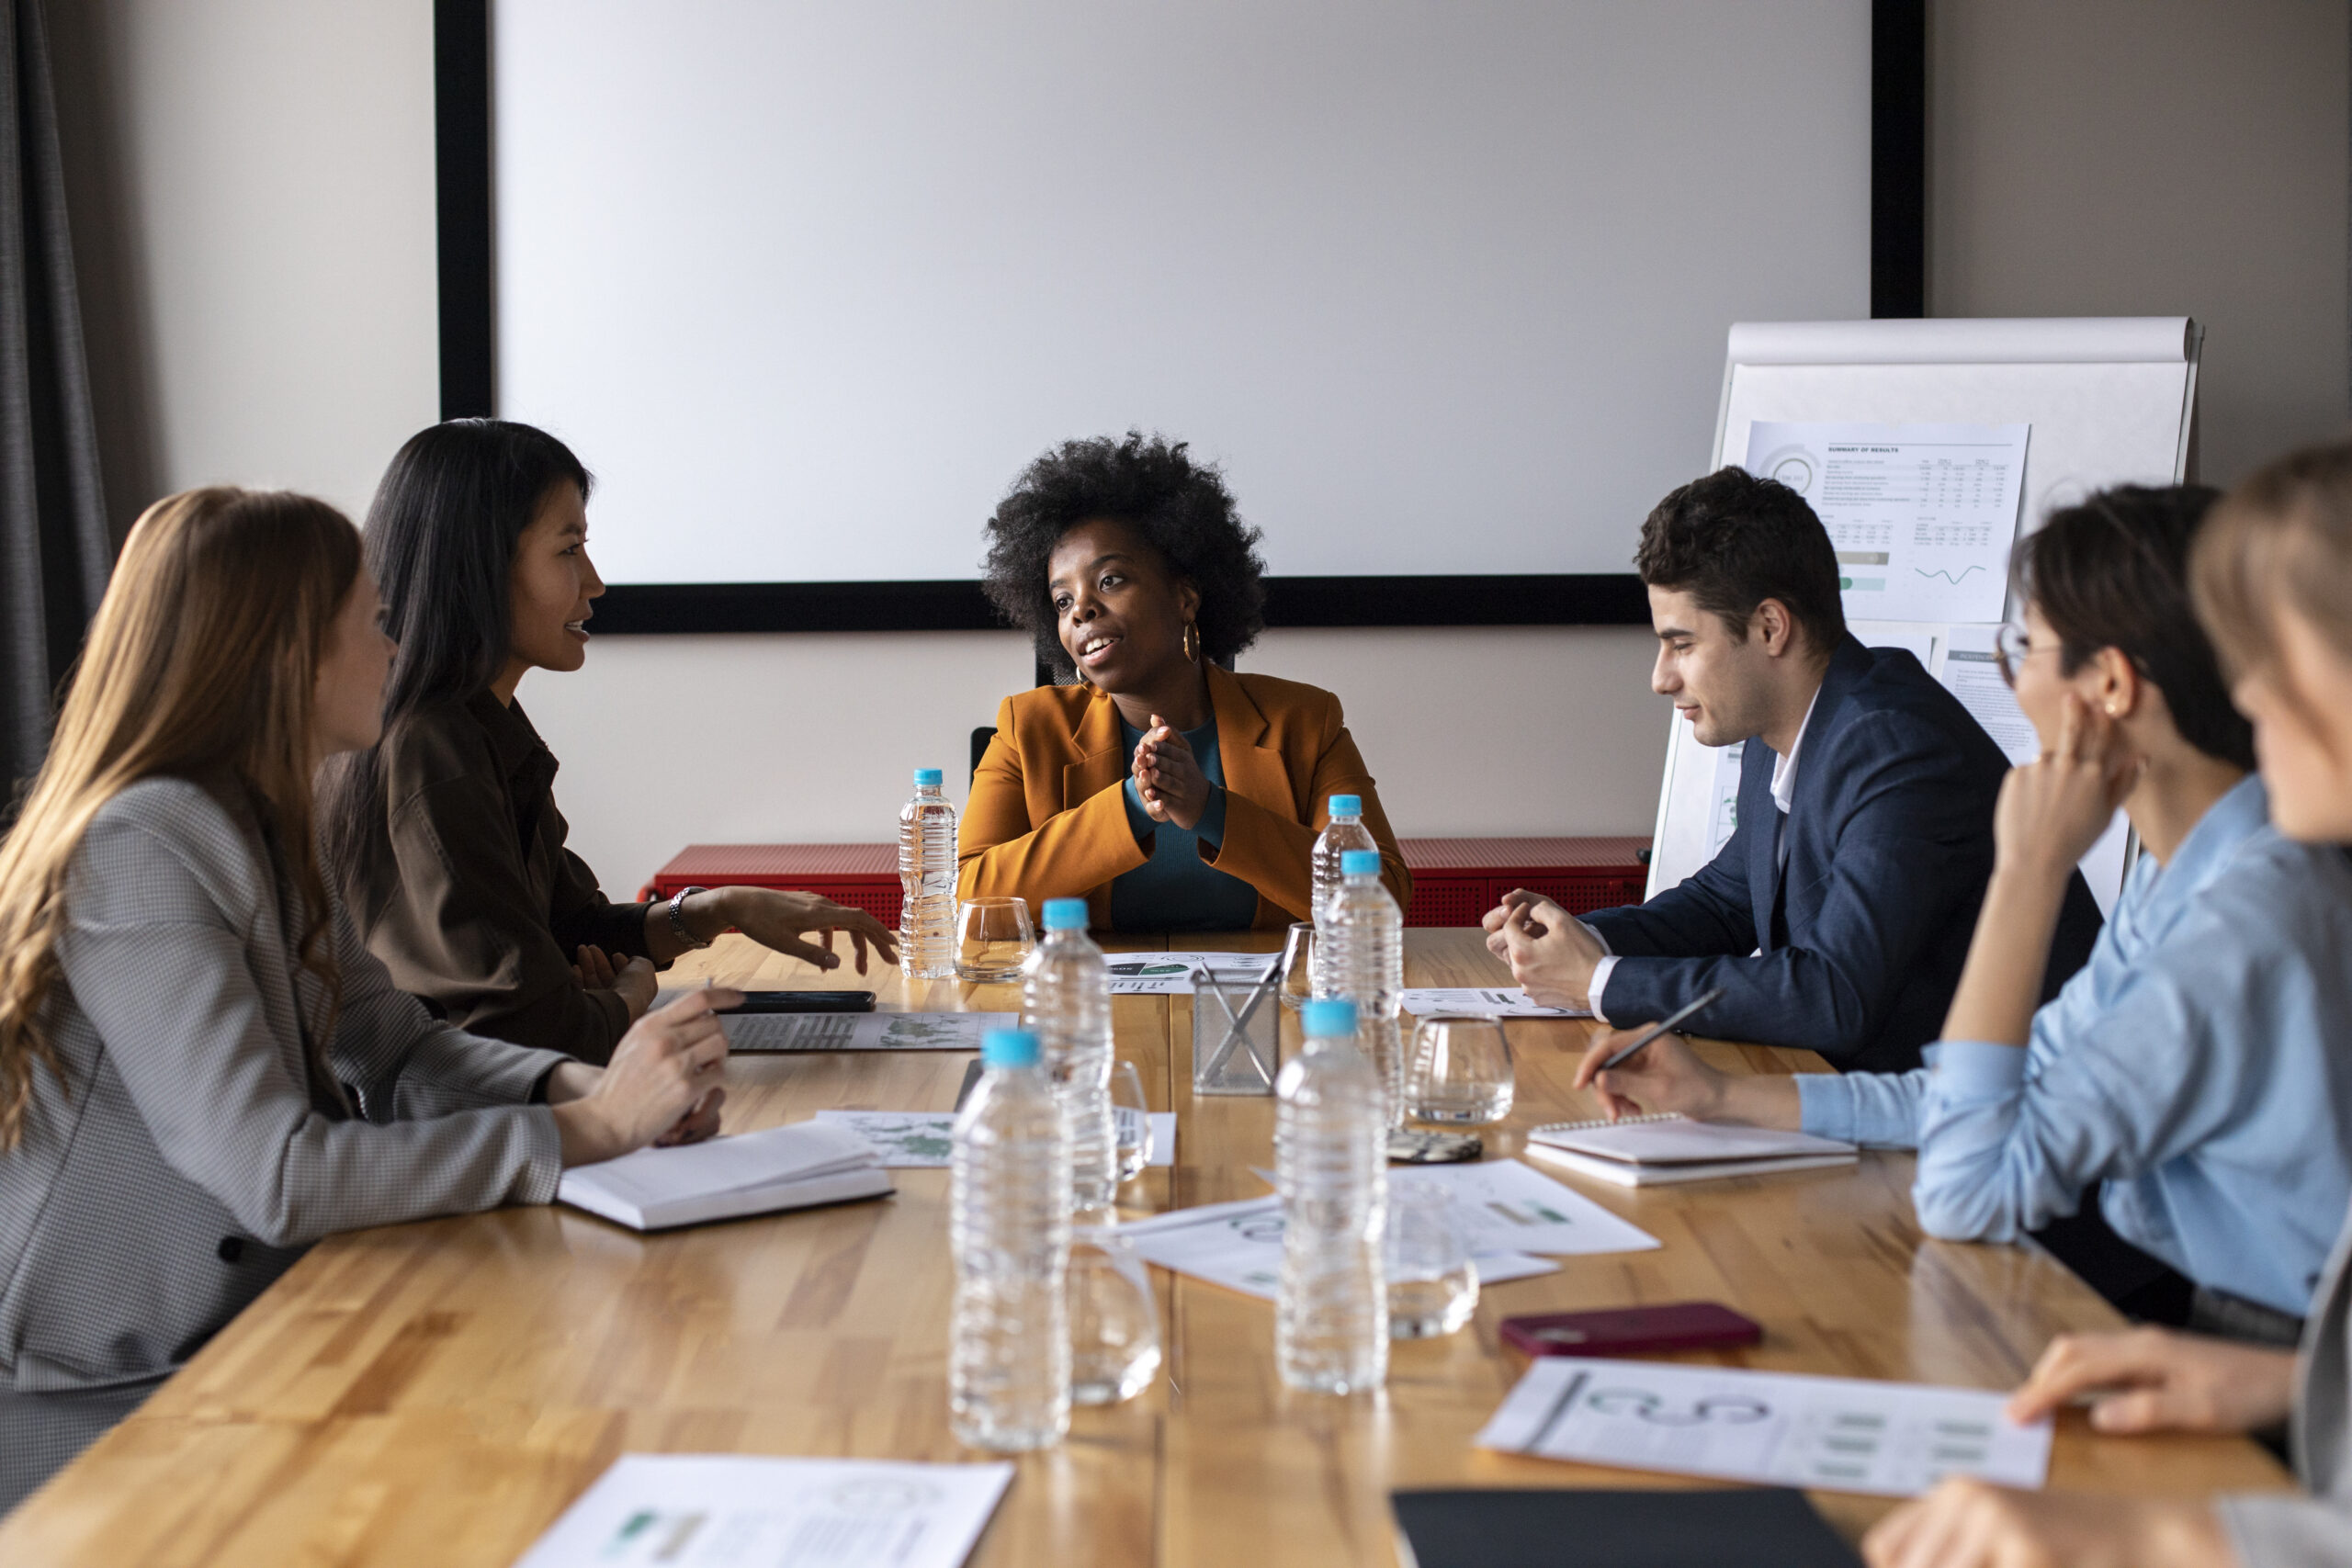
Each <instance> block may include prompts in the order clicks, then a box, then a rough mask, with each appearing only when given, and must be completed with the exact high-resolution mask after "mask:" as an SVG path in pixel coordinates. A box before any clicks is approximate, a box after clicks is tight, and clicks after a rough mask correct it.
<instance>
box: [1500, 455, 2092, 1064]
mask: <svg viewBox="0 0 2352 1568" xmlns="http://www.w3.org/2000/svg"><path fill="white" fill-rule="evenodd" d="M1634 566H1635V568H1636V569H1637V570H1639V571H1640V573H1641V577H1642V581H1643V582H1644V583H1645V585H1646V586H1647V587H1648V589H1649V600H1650V621H1651V625H1652V626H1653V627H1654V628H1655V629H1656V631H1657V638H1658V655H1657V669H1656V671H1654V672H1653V674H1652V675H1651V677H1650V685H1651V687H1652V688H1653V689H1654V690H1656V691H1657V692H1658V693H1659V694H1661V695H1664V696H1668V697H1671V698H1673V699H1674V705H1675V707H1676V709H1677V710H1678V711H1679V713H1680V714H1681V715H1682V716H1683V717H1685V718H1687V719H1689V720H1690V721H1691V733H1692V735H1693V737H1694V738H1695V739H1697V740H1698V741H1699V742H1700V744H1702V745H1705V746H1724V745H1729V744H1730V743H1731V742H1733V741H1735V740H1746V741H1747V750H1746V751H1745V752H1744V754H1743V756H1742V761H1741V768H1740V781H1739V815H1738V826H1737V829H1736V831H1735V832H1734V833H1733V834H1732V836H1731V839H1730V840H1729V841H1728V842H1727V843H1725V844H1724V847H1723V849H1722V850H1721V851H1720V852H1718V853H1717V854H1716V856H1715V858H1714V859H1713V861H1711V862H1709V863H1708V864H1707V865H1706V866H1704V867H1703V868H1702V869H1701V870H1700V871H1699V872H1698V873H1697V874H1694V875H1692V876H1691V878H1689V879H1688V880H1687V881H1685V882H1683V883H1682V884H1681V885H1680V886H1677V887H1672V888H1668V890H1667V891H1666V892H1664V893H1661V894H1659V895H1658V896H1657V897H1655V898H1653V899H1651V900H1650V901H1649V902H1648V903H1646V904H1639V905H1634V906H1632V907H1630V908H1622V909H1604V910H1600V911H1599V912H1597V913H1594V914H1590V915H1587V916H1586V917H1585V918H1584V919H1582V920H1578V919H1576V918H1575V917H1573V916H1570V915H1568V914H1567V913H1566V911H1564V910H1563V909H1561V908H1559V907H1558V906H1557V905H1556V904H1554V903H1552V902H1550V901H1549V900H1546V899H1543V898H1539V897H1535V896H1533V895H1531V894H1524V893H1514V894H1512V895H1511V896H1510V897H1509V898H1508V899H1506V900H1505V901H1504V903H1503V904H1502V906H1501V907H1499V908H1497V909H1495V910H1494V911H1493V912H1492V913H1490V914H1489V915H1487V921H1486V924H1487V931H1488V932H1489V933H1490V935H1489V938H1488V945H1489V946H1490V947H1492V948H1494V950H1495V951H1496V952H1497V953H1498V954H1499V955H1501V956H1504V957H1507V958H1508V959H1509V960H1510V965H1511V973H1512V974H1513V975H1515V976H1517V977H1518V979H1519V982H1520V984H1521V985H1522V986H1524V987H1526V988H1527V991H1528V994H1529V995H1530V996H1531V997H1532V998H1535V999H1536V1000H1538V1001H1542V1002H1548V1003H1551V1004H1553V1005H1555V1006H1578V1007H1580V1006H1586V1005H1589V1006H1590V1007H1591V1009H1592V1010H1593V1011H1594V1012H1595V1013H1596V1014H1598V1015H1599V1016H1600V1017H1601V1018H1603V1019H1605V1020H1607V1021H1609V1022H1611V1023H1612V1024H1616V1025H1619V1026H1626V1025H1631V1024H1635V1023H1640V1022H1645V1021H1651V1020H1656V1019H1661V1018H1664V1017H1666V1016H1667V1015H1668V1013H1670V1012H1672V1011H1674V1010H1676V1009H1678V1008H1679V1007H1681V1006H1682V1005H1683V1004H1684V1003H1686V1002H1689V1001H1691V1000H1693V999H1695V998H1698V997H1699V996H1701V995H1702V994H1703V993H1705V992H1706V991H1708V990H1710V989H1713V987H1718V986H1720V987H1723V990H1724V995H1723V997H1722V998H1721V999H1719V1000H1717V1001H1716V1002H1714V1003H1713V1004H1712V1005H1711V1006H1709V1007H1708V1008H1707V1009H1706V1010H1704V1011H1702V1013H1700V1014H1699V1015H1698V1016H1697V1017H1696V1018H1694V1019H1693V1020H1692V1021H1691V1027H1692V1028H1693V1029H1694V1030H1696V1031H1698V1032H1702V1033H1706V1034H1713V1035H1720V1036H1724V1037H1725V1038H1729V1039H1734V1040H1745V1041H1752V1042H1756V1043H1761V1044H1770V1045H1793V1046H1800V1047H1803V1048H1804V1049H1806V1050H1811V1051H1817V1052H1819V1053H1820V1054H1821V1055H1824V1056H1826V1057H1828V1058H1829V1059H1830V1060H1831V1061H1832V1062H1834V1063H1836V1064H1837V1065H1838V1066H1839V1067H1841V1068H1863V1069H1868V1070H1870V1071H1873V1072H1894V1071H1898V1070H1901V1069H1903V1068H1906V1067H1916V1066H1918V1065H1919V1048H1920V1047H1921V1046H1922V1045H1925V1044H1928V1043H1930V1042H1932V1041H1934V1040H1935V1039H1936V1037H1937V1036H1938V1034H1939V1032H1941V1030H1942V1027H1943V1021H1944V1013H1945V1010H1947V1009H1948V1008H1949V1007H1950V1005H1951V995H1952V989H1953V987H1955V986H1956V985H1957V984H1958V983H1959V980H1960V968H1961V964H1962V961H1963V960H1964V959H1965V958H1966V957H1967V955H1968V942H1969V937H1970V934H1971V933H1972V932H1973V931H1974V929H1975V925H1976V911H1977V906H1978V905H1979V904H1980V903H1981V902H1982V900H1983V898H1984V896H1985V880H1986V878H1987V877H1988V876H1990V875H1991V874H1992V869H1993V803H1994V799H1995V797H1996V795H1998V793H1999V791H2000V787H2001V775H2002V774H2003V773H2006V772H2007V770H2008V761H2007V758H2005V757H2004V756H2003V755H2002V754H2001V750H2000V748H1998V747H1997V746H1996V745H1994V743H1993V740H1992V738H1991V737H1989V736H1987V735H1986V734H1985V731H1984V728H1982V727H1981V726H1980V725H1978V724H1977V722H1976V720H1975V719H1973V717H1971V716H1969V714H1968V711H1967V710H1966V709H1965V708H1963V707H1962V706H1961V705H1960V703H1959V701H1958V700H1957V699H1956V698H1954V697H1953V696H1952V694H1951V693H1950V692H1947V691H1945V690H1944V689H1943V687H1942V686H1940V685H1939V684H1938V683H1937V682H1935V681H1934V680H1933V679H1931V678H1930V677H1929V676H1928V672H1927V671H1925V670H1923V669H1921V668H1920V667H1919V661H1918V660H1917V659H1915V658H1913V657H1912V656H1911V655H1910V654H1909V653H1907V652H1905V651H1903V650H1900V649H1869V648H1864V647H1863V646H1862V645H1861V644H1860V642H1858V641H1857V640H1855V638H1854V637H1853V636H1852V635H1851V634H1849V632H1848V631H1847V630H1846V615H1845V611H1844V608H1843V607H1842V605H1841V604H1840V602H1839V598H1838V587H1839V585H1838V558H1837V552H1836V550H1835V549H1834V548H1833V547H1832V546H1831V545H1830V542H1829V535H1828V533H1827V531H1826V530H1825V529H1824V528H1823V527H1822V525H1821V520H1820V519H1819V518H1818V517H1816V516H1815V515H1814V511H1813V508H1812V507H1811V506H1809V505H1807V504H1806V503H1805V500H1804V497H1803V496H1801V495H1799V494H1797V493H1796V492H1795V491H1792V490H1790V489H1789V488H1788V487H1787V486H1785V485H1781V484H1778V483H1775V482H1774V481H1772V480H1770V479H1758V478H1756V477H1754V476H1753V475H1750V474H1748V473H1747V472H1745V471H1744V470H1742V469H1739V468H1724V469H1721V470H1719V471H1718V472H1715V473H1713V474H1709V475H1708V476H1707V477H1706V478H1704V479H1694V480H1693V481H1691V483H1690V484H1687V485H1684V486H1683V487H1682V488H1681V489H1679V490H1678V491H1675V492H1674V493H1673V494H1671V495H1669V496H1668V497H1667V498H1666V499H1665V500H1664V501H1662V502H1659V503H1658V505H1657V510H1655V511H1653V512H1652V513H1650V515H1649V519H1648V521H1646V522H1645V523H1644V524H1643V525H1642V540H1641V547H1640V548H1639V550H1638V551H1637V552H1636V553H1635V556H1634ZM2098 923H2099V917H2098V906H2097V905H2096V904H2095V903H2094V902H2093V901H2092V899H2091V896H2090V889H2089V888H2088V887H2087V886H2086V885H2085V884H2084V882H2083V879H2082V875H2081V874H2080V873H2077V874H2075V879H2074V882H2073V885H2072V886H2070V887H2069V888H2068V890H2067V896H2066V908H2065V913H2064V917H2063V918H2062V919H2061V920H2060V923H2059V928H2058V934H2057V937H2056V940H2055V941H2054V942H2053V943H2052V951H2051V959H2050V968H2049V971H2048V973H2047V975H2046V976H2044V982H2043V996H2044V998H2045V999H2047V998H2048V997H2050V996H2052V995H2054V994H2055V993H2056V991H2057V988H2058V987H2059V985H2060V984H2061V983H2063V982H2064V980H2065V978H2066V977H2067V976H2070V975H2072V974H2073V973H2074V972H2075V970H2076V969H2077V968H2079V967H2081V965H2082V964H2083V962H2084V960H2085V959H2086V958H2087V957H2088V956H2089V954H2090V948H2091V942H2092V940H2093V939H2094V938H2095V937H2096V936H2097V935H2098Z"/></svg>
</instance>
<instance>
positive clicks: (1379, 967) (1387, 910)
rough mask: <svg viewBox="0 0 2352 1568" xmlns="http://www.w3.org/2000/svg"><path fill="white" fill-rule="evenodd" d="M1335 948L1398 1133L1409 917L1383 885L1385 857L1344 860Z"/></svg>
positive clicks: (1343, 989) (1337, 974)
mask: <svg viewBox="0 0 2352 1568" xmlns="http://www.w3.org/2000/svg"><path fill="white" fill-rule="evenodd" d="M1315 945H1316V946H1317V948H1318V949H1319V948H1323V947H1326V946H1328V947H1329V948H1330V950H1331V962H1332V965H1333V969H1332V979H1331V986H1332V989H1333V991H1334V992H1335V993H1336V994H1337V995H1339V996H1342V997H1345V998H1348V999H1349V1000H1350V1001H1352V1002H1354V1003H1355V1004H1356V1039H1357V1041H1358V1043H1360V1044H1362V1045H1363V1053H1364V1055H1367V1056H1369V1057H1371V1058H1372V1065H1373V1066H1374V1068H1375V1069H1376V1070H1377V1071H1378V1072H1379V1074H1380V1082H1381V1089H1382V1093H1383V1094H1384V1095H1385V1103H1386V1108H1387V1120H1386V1122H1385V1124H1386V1125H1387V1126H1391V1127H1397V1126H1401V1125H1403V1123H1404V1109H1405V1041H1404V1032H1403V1030H1402V1029H1401V1028H1400V1027H1399V1025H1398V1022H1397V1011H1398V1010H1399V1008H1400V1006H1401V1005H1402V1003H1403V1001H1404V996H1403V993H1404V989H1405V913H1404V911H1403V910H1401V909H1399V908H1397V900H1396V899H1395V898H1393V897H1389V894H1388V889H1387V888H1386V887H1385V886H1382V885H1381V881H1380V852H1379V851H1377V850H1350V851H1348V852H1346V853H1345V854H1342V855H1341V856H1340V891H1339V892H1338V894H1336V895H1335V896H1334V897H1332V899H1331V919H1330V934H1329V937H1326V936H1325V935H1324V934H1323V932H1322V931H1320V930H1318V931H1317V932H1316V936H1315Z"/></svg>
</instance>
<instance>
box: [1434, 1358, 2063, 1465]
mask: <svg viewBox="0 0 2352 1568" xmlns="http://www.w3.org/2000/svg"><path fill="white" fill-rule="evenodd" d="M2005 1397H2006V1396H2005V1395H2002V1394H1998V1393H1983V1392H1980V1391H1978V1390H1975V1389H1960V1388H1933V1387H1928V1386H1927V1385H1924V1384H1919V1383H1896V1382H1869V1381H1867V1380H1864V1379H1860V1378H1816V1377H1800V1376H1794V1375H1791V1374H1787V1373H1781V1372H1749V1371H1736V1370H1734V1369H1730V1368H1724V1367H1690V1366H1674V1365H1668V1364H1662V1363H1657V1362H1649V1361H1625V1360H1593V1359H1585V1358H1580V1357H1573V1356H1548V1357H1544V1358H1543V1359H1539V1360H1537V1361H1536V1362H1535V1363H1534V1364H1533V1365H1532V1366H1531V1367H1529V1368H1528V1370H1527V1372H1526V1375H1525V1376H1523V1377H1521V1379H1520V1381H1519V1383H1518V1386H1516V1387H1515V1388H1513V1389H1512V1390H1511V1392H1510V1393H1509V1394H1508V1395H1506V1396H1505V1397H1504V1399H1503V1403H1502V1404H1501V1406H1500V1407H1499V1408H1498V1409H1497V1410H1496V1412H1495V1414H1494V1417H1493V1419H1491V1420H1490V1421H1488V1422H1487V1427H1486V1429H1485V1430H1483V1431H1481V1432H1480V1433H1479V1434H1478V1436H1477V1438H1476V1442H1477V1444H1478V1446H1479V1447H1480V1448H1486V1449H1499V1450H1506V1451H1509V1452H1512V1453H1526V1454H1534V1455H1536V1456H1537V1457H1539V1458H1542V1459H1558V1460H1574V1461H1578V1462H1580V1463H1584V1464H1603V1465H1612V1466H1617V1467H1621V1468H1623V1469H1628V1470H1660V1471H1667V1472H1672V1473H1676V1474H1682V1475H1706V1476H1713V1477H1716V1478H1718V1479H1720V1480H1724V1481H1750V1482H1756V1483H1761V1484H1764V1485H1773V1486H1809V1487H1819V1488H1821V1489H1823V1490H1826V1491H1833V1492H1871V1493H1876V1494H1879V1495H1883V1496H1892V1497H1908V1496H1913V1495H1917V1494H1918V1493H1921V1492H1924V1491H1926V1490H1927V1489H1928V1487H1930V1486H1932V1485H1934V1484H1935V1483H1936V1482H1937V1481H1938V1480H1939V1479H1941V1478H1942V1477H1944V1476H1946V1475H1976V1476H1982V1477H1984V1478H1985V1479H1986V1480H1989V1481H1995V1482H1998V1483H2001V1484H2003V1485H2005V1486H2039V1485H2041V1481H2042V1476H2043V1474H2044V1473H2045V1472H2046V1471H2047V1470H2048V1468H2049V1463H2050V1433H2051V1427H2050V1423H2049V1422H2047V1421H2041V1422H2036V1423H2035V1424H2034V1425H2032V1426H2030V1427H2026V1426H2019V1425H2018V1424H2017V1423H2016V1422H2014V1421H2011V1420H2010V1419H2009V1418H2008V1417H2007V1416H2006V1415H2004V1414H2003V1413H2002V1405H2003V1404H2004V1402H2005Z"/></svg>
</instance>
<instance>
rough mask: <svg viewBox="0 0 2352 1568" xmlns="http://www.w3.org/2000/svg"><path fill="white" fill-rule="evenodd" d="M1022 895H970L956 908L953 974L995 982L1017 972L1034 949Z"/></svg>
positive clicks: (1033, 934) (1033, 935)
mask: <svg viewBox="0 0 2352 1568" xmlns="http://www.w3.org/2000/svg"><path fill="white" fill-rule="evenodd" d="M1036 946H1037V932H1036V928H1035V927H1034V926H1032V925H1031V924H1030V923H1029V901H1028V900H1027V899H1026V898H997V897H990V898H970V899H967V900H966V901H965V902H964V903H963V904H961V905H959V906H958V907H957V908H956V978H957V979H958V980H969V981H973V982H975V983H977V984H979V985H984V986H989V985H996V984H998V983H1000V982H1001V981H1005V980H1010V979H1012V978H1014V977H1015V976H1018V975H1019V974H1020V973H1021V965H1022V964H1023V963H1025V962H1027V960H1028V957H1029V954H1030V953H1033V952H1035V950H1036Z"/></svg>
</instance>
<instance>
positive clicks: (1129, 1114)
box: [1111, 1062, 1151, 1181]
mask: <svg viewBox="0 0 2352 1568" xmlns="http://www.w3.org/2000/svg"><path fill="white" fill-rule="evenodd" d="M1111 1115H1112V1119H1113V1121H1114V1124H1115V1126H1116V1129H1117V1132H1118V1148H1119V1179H1120V1180H1121V1181H1133V1180H1134V1179H1136V1177H1138V1176H1141V1175H1142V1174H1143V1172H1144V1168H1145V1167H1146V1166H1148V1165H1149V1164H1150V1163H1151V1102H1150V1101H1149V1100H1146V1099H1145V1098H1144V1097H1143V1076H1142V1075H1141V1074H1139V1073H1137V1072H1136V1065H1135V1064H1134V1063H1133V1062H1121V1063H1119V1064H1118V1065H1116V1066H1114V1067H1113V1068H1112V1069H1111Z"/></svg>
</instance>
